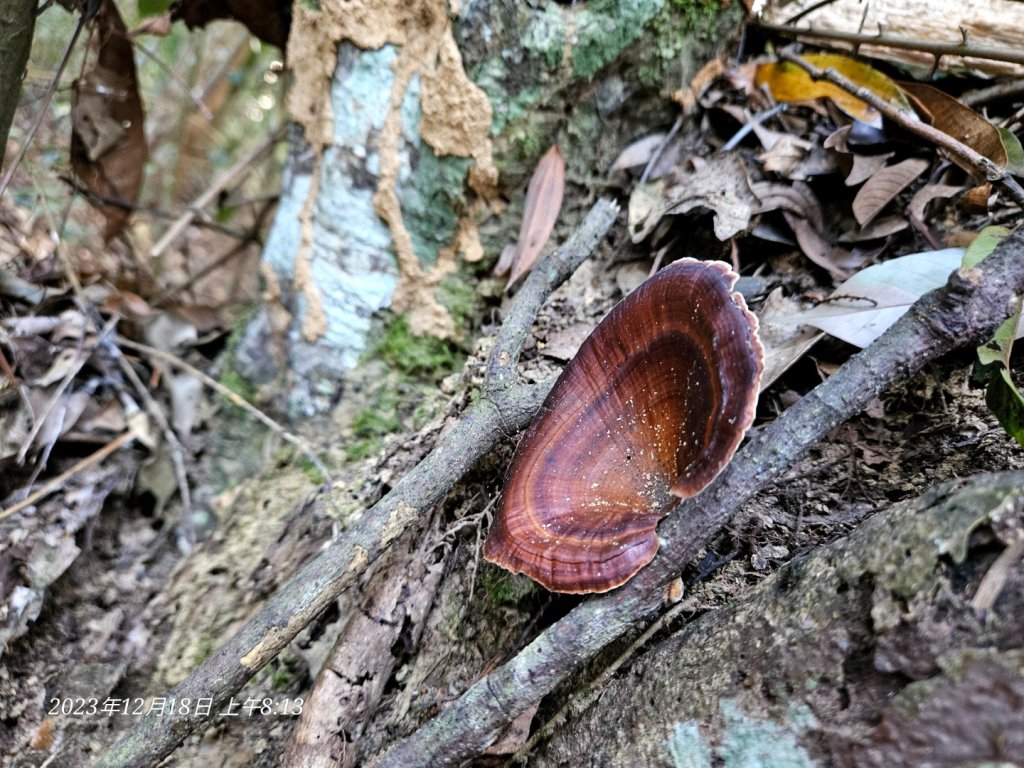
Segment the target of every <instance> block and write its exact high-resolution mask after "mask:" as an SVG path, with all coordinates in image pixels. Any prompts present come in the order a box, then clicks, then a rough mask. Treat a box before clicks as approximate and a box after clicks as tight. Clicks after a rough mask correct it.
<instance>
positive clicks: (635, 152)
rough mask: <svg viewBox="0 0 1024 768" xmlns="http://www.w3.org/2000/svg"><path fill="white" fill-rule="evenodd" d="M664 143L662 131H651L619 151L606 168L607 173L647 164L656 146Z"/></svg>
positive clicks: (655, 150)
mask: <svg viewBox="0 0 1024 768" xmlns="http://www.w3.org/2000/svg"><path fill="white" fill-rule="evenodd" d="M664 143H665V134H664V133H652V134H651V135H649V136H644V137H643V138H642V139H637V140H636V141H634V142H633V143H632V144H630V145H628V146H627V147H626V148H625V149H624V150H622V151H621V152H619V156H618V157H616V158H615V162H614V163H612V167H611V168H609V169H608V173H609V174H613V173H616V172H617V171H625V170H626V169H628V168H637V167H639V166H641V165H647V163H648V162H650V159H651V158H652V157H654V153H655V152H657V151H658V147H660V146H661V145H662V144H664Z"/></svg>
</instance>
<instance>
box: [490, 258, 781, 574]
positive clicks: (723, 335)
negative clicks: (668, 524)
mask: <svg viewBox="0 0 1024 768" xmlns="http://www.w3.org/2000/svg"><path fill="white" fill-rule="evenodd" d="M736 279H737V275H736V274H735V273H734V272H733V271H732V270H730V269H729V266H728V265H727V264H724V263H722V262H719V261H697V260H694V259H683V260H681V261H678V262H676V263H674V264H671V265H670V266H668V267H666V268H665V269H663V270H661V271H660V272H658V273H657V274H656V275H654V277H652V278H650V279H649V280H647V281H646V282H645V283H644V284H643V285H641V286H640V287H639V288H637V289H636V290H635V291H634V292H633V293H632V294H630V295H629V296H628V297H627V298H626V299H624V300H623V301H622V302H620V303H619V304H618V305H617V306H616V307H615V308H614V309H613V310H612V311H611V312H610V313H609V314H608V316H607V317H606V318H605V319H604V320H603V321H601V323H600V324H599V325H598V326H597V328H595V329H594V332H593V333H592V334H591V335H590V337H589V338H588V339H587V340H586V341H585V342H584V343H583V346H582V347H580V350H579V352H578V353H577V354H576V357H575V358H574V359H573V360H572V361H571V362H570V363H569V364H568V365H567V366H566V368H565V370H564V371H563V372H562V375H561V376H560V377H559V378H558V381H557V382H555V386H554V388H553V389H552V390H551V393H550V394H549V395H548V397H547V400H545V401H544V405H543V406H542V407H541V409H540V412H539V414H538V416H537V418H536V419H534V422H533V424H531V425H530V428H529V429H528V430H527V432H526V434H525V435H524V436H523V439H522V440H521V441H520V443H519V446H518V447H517V448H516V452H515V455H514V456H513V458H512V463H511V465H510V467H509V471H508V475H507V477H506V481H505V491H504V496H503V499H502V506H501V510H500V511H499V512H498V515H497V517H496V518H495V522H494V524H493V525H492V526H491V530H490V533H489V534H488V536H487V540H486V542H485V543H484V557H485V558H486V559H487V560H489V561H491V562H493V563H497V564H498V565H500V566H502V567H504V568H507V569H508V570H510V571H512V572H513V573H525V574H526V575H527V576H529V577H530V578H532V579H534V580H535V581H538V582H540V583H541V584H542V585H543V586H544V587H546V588H547V589H549V590H551V591H553V592H573V593H585V592H606V591H608V590H610V589H613V588H615V587H617V586H619V585H621V584H623V583H625V582H626V581H628V580H629V579H630V578H631V577H632V576H633V574H635V573H636V572H637V571H638V570H640V569H641V568H642V567H643V566H645V565H646V564H647V563H649V562H650V561H651V559H652V558H653V557H654V555H655V553H656V552H657V550H658V538H657V535H656V533H655V529H656V527H657V525H658V521H659V520H661V518H662V517H664V516H665V515H666V514H667V513H668V512H669V510H670V509H671V508H672V507H673V506H674V504H675V502H676V501H677V499H678V498H688V497H690V496H693V495H695V494H697V493H698V492H700V491H701V489H703V488H704V487H705V486H706V485H707V484H708V483H710V482H711V481H712V480H713V479H714V477H715V476H716V475H717V474H718V473H719V472H720V471H721V470H722V468H723V467H724V466H725V465H726V464H727V463H728V462H729V459H730V458H732V455H733V453H735V451H736V448H737V447H738V446H739V444H740V440H741V439H742V438H743V434H744V433H745V432H746V430H747V427H749V426H750V423H751V421H753V418H754V410H755V407H756V405H757V394H758V383H759V381H760V378H761V369H762V365H763V361H762V350H761V343H760V341H759V340H758V338H757V318H756V317H754V315H753V314H752V313H751V312H749V311H748V310H747V307H746V304H745V303H744V301H743V298H742V297H741V296H740V295H739V294H735V293H733V292H732V286H733V285H734V284H735V282H736Z"/></svg>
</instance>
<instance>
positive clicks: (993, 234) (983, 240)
mask: <svg viewBox="0 0 1024 768" xmlns="http://www.w3.org/2000/svg"><path fill="white" fill-rule="evenodd" d="M1009 234H1010V230H1008V229H1007V228H1006V227H998V226H991V227H985V228H984V229H983V230H981V232H979V233H978V236H977V237H976V238H974V240H973V241H972V242H971V244H970V246H968V248H967V252H966V253H964V260H963V263H962V266H965V267H974V266H977V264H978V263H979V262H980V261H981V260H982V259H984V258H985V257H986V256H988V255H989V254H990V253H992V251H994V250H995V249H996V246H997V245H999V243H1001V242H1002V241H1003V239H1004V238H1005V237H1007V236H1008V235H1009Z"/></svg>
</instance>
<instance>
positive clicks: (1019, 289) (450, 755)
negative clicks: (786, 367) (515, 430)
mask: <svg viewBox="0 0 1024 768" xmlns="http://www.w3.org/2000/svg"><path fill="white" fill-rule="evenodd" d="M1015 294H1016V295H1020V294H1024V232H1018V233H1016V234H1015V235H1013V236H1011V237H1010V238H1008V239H1007V240H1005V241H1004V242H1003V243H1002V244H1001V245H1000V246H999V247H998V248H997V249H996V250H995V252H994V253H993V254H992V255H991V256H989V257H988V258H987V259H985V260H984V261H983V262H981V264H979V265H978V266H977V267H974V268H971V269H961V270H957V271H955V272H954V273H953V274H952V275H951V276H950V278H949V281H948V282H947V284H946V285H945V286H944V287H943V288H941V289H938V290H935V291H932V292H930V293H928V294H926V295H925V296H923V297H922V298H921V299H920V300H919V301H918V302H917V303H915V304H914V305H913V306H912V307H911V308H910V310H909V311H908V312H907V314H906V315H904V317H902V318H901V319H900V320H899V321H898V322H897V323H896V324H895V325H893V326H892V328H890V329H889V330H888V331H887V332H886V333H885V334H883V335H882V336H881V337H880V338H879V339H878V340H877V341H876V342H875V343H874V344H872V345H871V346H870V347H868V348H867V349H866V350H864V351H863V352H861V353H860V354H858V355H855V356H854V357H852V358H850V360H849V361H848V362H847V363H846V364H845V365H844V366H843V367H842V368H840V369H839V371H837V372H836V373H835V374H834V375H833V376H832V377H831V378H829V379H828V380H827V381H826V382H824V383H823V384H821V385H820V386H818V387H817V388H816V389H814V390H813V391H811V392H810V393H809V394H808V395H806V396H805V397H804V398H803V399H802V400H800V401H799V402H798V403H797V404H796V405H794V406H792V407H791V408H790V409H789V410H787V411H786V412H785V413H783V414H782V415H781V416H780V417H779V418H778V419H777V420H776V421H775V422H773V423H772V424H770V425H768V426H767V427H765V428H763V429H762V430H761V431H760V432H759V433H758V434H757V435H755V436H754V437H753V438H752V439H751V440H750V443H749V444H748V445H747V446H746V448H745V449H744V450H743V451H742V453H740V454H739V455H738V456H737V457H736V458H735V459H734V460H733V461H732V463H731V464H730V465H729V466H728V467H727V468H726V470H725V471H724V472H723V473H722V474H721V475H719V477H718V479H717V480H716V481H715V482H714V483H712V485H711V486H710V487H709V488H708V489H706V490H705V491H704V492H703V493H701V494H700V495H699V496H697V497H695V498H693V499H689V500H687V501H685V502H683V503H681V504H680V505H679V507H678V508H677V509H676V510H675V511H674V512H673V513H672V514H671V515H669V517H668V518H666V520H665V521H664V522H663V523H662V525H661V527H660V528H659V529H658V535H659V538H661V539H662V540H663V541H664V543H663V544H662V547H661V550H660V551H659V553H658V556H657V557H656V558H655V559H654V560H653V561H652V562H651V564H650V565H649V566H648V567H647V568H645V569H643V570H642V571H640V573H638V574H637V576H636V577H634V578H633V580H632V581H630V582H628V583H627V584H626V585H625V586H624V587H622V588H620V589H617V590H614V591H612V592H610V593H608V594H606V595H602V596H600V597H596V598H592V599H590V600H588V601H586V602H584V603H582V604H581V605H579V606H577V607H576V608H575V609H574V610H573V611H571V612H570V613H569V614H568V615H567V616H566V617H565V618H563V619H561V620H560V621H558V622H557V623H555V624H553V625H552V626H551V627H549V628H548V629H546V630H545V631H544V632H542V633H541V634H540V635H539V636H538V637H537V638H536V639H535V640H534V641H533V642H532V643H530V645H528V646H527V647H526V648H525V649H523V651H522V652H520V653H519V655H518V656H516V657H515V658H513V659H512V660H511V661H509V662H508V663H506V664H505V665H503V666H501V667H499V668H498V669H496V670H495V671H493V672H492V673H491V674H489V675H487V676H486V677H484V678H483V679H481V680H480V681H478V682H477V683H476V684H475V685H473V686H472V687H471V688H470V689H469V690H467V691H466V692H465V693H464V694H463V695H462V696H461V697H460V698H459V699H458V700H456V701H455V702H454V703H453V704H452V705H451V706H449V707H448V709H446V710H445V711H444V712H442V713H441V714H440V715H438V716H437V717H435V718H434V719H433V720H431V721H430V722H428V723H427V724H425V725H424V726H423V727H421V728H420V729H419V730H417V731H416V732H415V733H413V734H412V735H411V736H409V737H408V738H406V739H404V740H403V741H400V742H398V743H397V744H395V745H394V746H392V747H391V748H390V749H389V750H388V751H386V752H385V753H384V754H383V755H380V756H378V757H377V758H376V759H375V760H373V761H371V762H370V763H369V765H371V766H373V767H374V768H413V767H414V766H424V767H426V768H435V767H436V766H451V765H459V764H461V763H462V762H463V761H465V760H467V759H469V758H471V757H473V756H475V755H478V754H480V753H481V752H482V751H483V750H484V749H485V748H486V747H487V746H488V745H489V744H490V743H492V742H493V741H494V739H495V738H496V737H497V736H498V735H499V734H500V732H501V731H502V729H503V728H505V727H506V726H507V725H508V724H509V723H511V722H512V721H513V720H514V719H515V718H516V717H517V716H518V715H519V714H520V713H522V712H523V711H525V710H526V709H527V708H528V707H530V706H531V705H532V704H534V703H536V702H537V701H538V700H539V699H541V698H542V697H543V696H545V695H546V694H548V693H550V692H551V691H552V690H553V689H554V688H555V686H557V685H559V684H560V683H562V682H563V681H565V680H566V679H567V678H568V677H569V675H570V674H572V673H573V672H574V671H576V670H578V669H579V668H580V667H581V666H582V665H583V664H584V663H585V662H586V661H587V660H588V659H590V658H591V657H592V656H593V655H594V654H596V653H597V652H598V651H599V650H600V649H601V648H602V647H604V646H605V645H606V644H607V643H609V642H611V641H613V640H615V639H617V638H618V637H619V636H620V635H621V634H622V633H623V632H625V631H626V630H628V629H630V628H632V627H636V626H637V625H639V624H641V623H643V622H645V621H647V620H649V619H650V618H651V617H652V616H653V615H654V614H655V613H656V612H657V611H658V610H659V608H660V606H661V604H662V595H663V594H664V590H665V588H666V587H667V585H668V584H669V583H670V582H671V581H672V580H673V579H674V578H676V577H677V576H678V575H679V571H680V570H681V568H682V567H683V566H684V565H685V564H686V563H687V562H689V561H690V560H692V559H693V558H694V557H695V556H696V555H697V553H698V552H699V550H700V549H701V548H702V547H704V546H705V545H706V544H707V543H708V542H709V541H710V540H711V539H712V538H713V537H714V536H715V535H717V533H718V532H719V531H720V530H721V529H722V527H723V526H725V525H726V524H728V522H729V521H730V520H731V519H732V518H733V517H734V516H735V515H736V514H737V513H738V512H739V510H740V509H741V508H742V506H743V504H744V503H745V502H746V501H748V500H749V499H750V498H751V497H753V496H754V494H755V493H757V492H758V491H760V490H761V489H763V488H765V487H766V486H767V485H769V484H770V483H772V482H775V481H777V480H779V479H780V478H781V477H782V475H783V473H784V472H785V470H786V469H787V468H788V467H789V466H790V465H791V464H792V463H793V462H794V461H796V459H797V458H798V457H799V456H800V455H801V454H803V453H804V451H806V450H807V449H808V448H810V447H811V446H813V445H814V444H815V443H816V442H818V441H819V440H820V439H821V438H823V437H824V436H825V435H827V434H828V433H829V432H830V431H831V430H833V429H834V428H835V427H837V426H838V425H839V424H841V423H842V422H843V421H845V420H847V419H849V418H851V417H852V416H854V415H856V414H857V413H859V412H860V411H861V410H863V408H864V407H865V406H866V405H867V404H868V403H869V402H870V401H871V400H872V398H874V397H876V396H877V395H878V394H879V393H881V392H882V391H883V390H885V389H888V388H890V387H892V386H893V385H894V384H896V383H898V382H901V381H905V380H906V379H907V378H908V377H909V376H911V375H912V374H914V373H915V372H917V371H918V370H920V369H921V368H922V367H923V366H924V365H925V364H926V363H928V362H929V361H931V360H934V359H935V358H937V357H939V356H940V355H943V354H945V353H946V352H949V351H951V350H953V349H956V348H958V347H961V346H964V345H969V344H978V343H980V342H982V341H984V340H986V339H987V338H990V337H991V334H992V332H993V331H994V330H995V328H996V327H997V326H998V325H999V324H1000V323H1001V322H1002V321H1003V320H1005V319H1006V317H1008V316H1009V314H1010V311H1011V303H1012V301H1013V296H1014V295H1015Z"/></svg>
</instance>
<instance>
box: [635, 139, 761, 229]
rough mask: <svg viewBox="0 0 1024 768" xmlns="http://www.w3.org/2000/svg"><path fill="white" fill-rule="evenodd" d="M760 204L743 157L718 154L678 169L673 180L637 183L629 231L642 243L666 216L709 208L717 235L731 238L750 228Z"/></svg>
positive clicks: (728, 153)
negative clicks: (751, 187) (752, 187)
mask: <svg viewBox="0 0 1024 768" xmlns="http://www.w3.org/2000/svg"><path fill="white" fill-rule="evenodd" d="M662 190H664V191H662ZM757 205H758V201H757V198H755V197H754V194H753V193H752V192H751V191H750V182H749V181H748V180H747V171H746V168H745V167H744V166H743V163H742V161H741V160H740V158H739V157H738V156H737V155H736V154H735V153H731V152H727V153H722V154H717V155H713V156H712V157H710V158H709V159H708V160H707V161H706V162H705V163H704V164H702V165H701V166H700V167H698V168H695V169H694V170H692V171H677V172H676V173H675V174H674V178H673V179H672V181H671V183H665V184H664V185H663V184H662V182H655V183H654V184H646V185H639V186H637V187H636V189H634V190H633V194H631V195H630V196H629V225H628V228H629V234H630V237H631V238H632V239H633V242H634V243H639V242H640V241H641V240H643V239H644V238H645V237H647V235H649V234H650V233H651V232H653V231H654V228H655V227H656V226H657V225H658V222H660V221H661V219H662V217H663V216H666V215H670V214H680V213H686V212H687V211H691V210H693V209H694V208H708V209H710V210H711V211H712V212H713V213H714V227H715V237H717V238H718V239H719V240H728V239H729V238H730V237H732V236H733V235H735V234H737V233H739V232H742V231H743V230H744V229H746V227H747V225H748V224H749V223H750V217H751V216H753V215H754V210H755V209H756V207H757Z"/></svg>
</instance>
